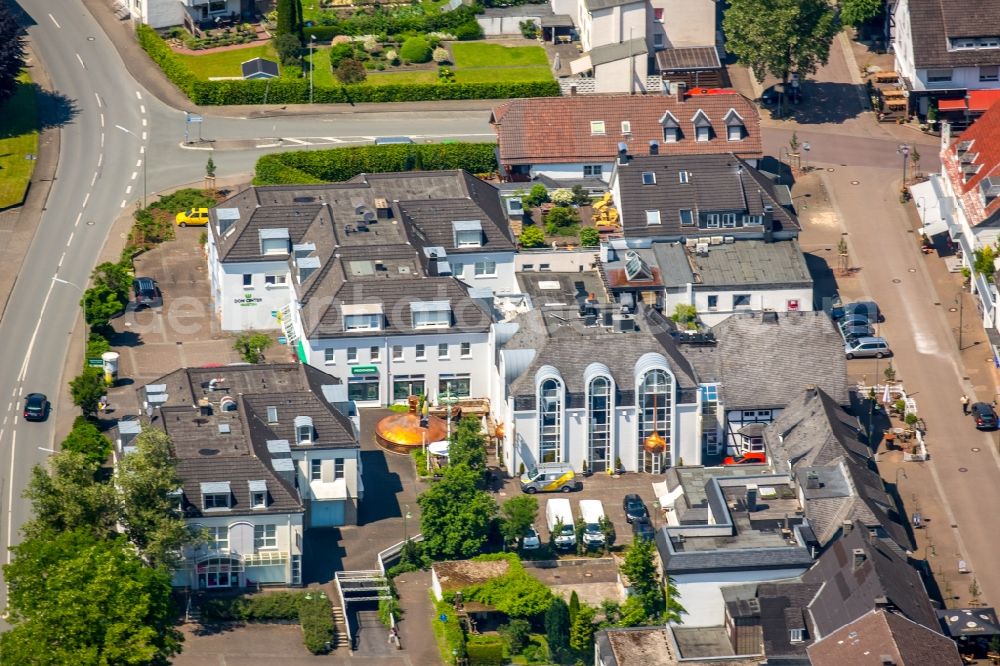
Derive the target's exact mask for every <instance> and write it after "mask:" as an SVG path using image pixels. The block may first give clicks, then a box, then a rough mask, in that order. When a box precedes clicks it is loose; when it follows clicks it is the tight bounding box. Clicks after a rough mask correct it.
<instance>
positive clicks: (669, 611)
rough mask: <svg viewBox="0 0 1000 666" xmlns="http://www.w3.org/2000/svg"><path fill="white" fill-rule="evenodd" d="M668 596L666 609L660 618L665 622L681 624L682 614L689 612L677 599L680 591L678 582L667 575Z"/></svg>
mask: <svg viewBox="0 0 1000 666" xmlns="http://www.w3.org/2000/svg"><path fill="white" fill-rule="evenodd" d="M666 592H667V598H666V602H667V603H666V609H665V610H664V613H663V615H662V616H661V617H660V619H661V620H662V621H663V622H673V623H675V624H680V623H681V622H682V621H683V620H682V619H681V616H682V615H685V614H686V613H687V610H685V609H684V606H682V605H681V602H680V601H678V600H677V597H678V596H680V593H679V592H678V591H677V583H675V582H674V579H673V578H671V577H670V576H667V590H666Z"/></svg>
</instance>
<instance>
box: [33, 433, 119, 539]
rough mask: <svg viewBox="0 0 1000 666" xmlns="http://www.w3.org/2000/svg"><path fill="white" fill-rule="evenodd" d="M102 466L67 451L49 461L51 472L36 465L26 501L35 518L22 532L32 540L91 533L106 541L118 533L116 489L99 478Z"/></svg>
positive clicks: (83, 456) (85, 457) (78, 454)
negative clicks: (75, 531)
mask: <svg viewBox="0 0 1000 666" xmlns="http://www.w3.org/2000/svg"><path fill="white" fill-rule="evenodd" d="M98 469H99V464H98V463H96V462H94V461H93V460H92V459H89V458H88V457H87V456H85V455H84V454H82V453H78V452H74V451H68V450H64V451H61V452H59V453H57V454H55V455H53V456H52V457H50V458H49V470H46V469H45V468H44V467H42V466H41V465H35V467H34V468H32V470H31V480H30V481H28V487H27V488H26V489H25V491H24V497H25V498H26V499H28V500H29V501H30V502H31V506H32V510H33V513H34V517H33V518H32V519H31V520H30V521H28V522H27V523H26V524H25V525H24V526H23V528H22V530H23V532H24V534H25V535H26V536H27V537H29V538H31V537H34V536H38V535H40V534H45V533H51V532H56V533H59V532H67V531H72V530H81V531H88V532H90V533H91V534H92V535H93V536H95V537H99V538H103V537H107V536H110V535H111V534H113V533H114V530H115V518H116V513H115V496H114V488H113V487H112V486H110V485H108V484H106V483H102V482H100V481H98V480H97V479H96V477H95V475H96V473H97V470H98Z"/></svg>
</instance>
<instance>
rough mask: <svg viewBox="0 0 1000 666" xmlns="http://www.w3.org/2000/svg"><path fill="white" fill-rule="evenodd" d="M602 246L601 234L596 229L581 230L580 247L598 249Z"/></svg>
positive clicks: (585, 228)
mask: <svg viewBox="0 0 1000 666" xmlns="http://www.w3.org/2000/svg"><path fill="white" fill-rule="evenodd" d="M600 244H601V232H600V231H598V230H597V229H595V228H594V227H584V228H583V229H580V245H582V246H584V247H597V246H598V245H600Z"/></svg>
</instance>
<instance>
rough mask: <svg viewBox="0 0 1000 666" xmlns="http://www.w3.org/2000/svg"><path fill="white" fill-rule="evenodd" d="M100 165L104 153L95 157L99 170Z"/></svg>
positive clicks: (102, 162)
mask: <svg viewBox="0 0 1000 666" xmlns="http://www.w3.org/2000/svg"><path fill="white" fill-rule="evenodd" d="M102 164H104V153H101V154H100V155H98V156H97V166H98V168H100V166H101V165H102Z"/></svg>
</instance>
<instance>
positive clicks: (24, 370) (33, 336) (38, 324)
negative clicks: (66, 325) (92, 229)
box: [11, 234, 72, 478]
mask: <svg viewBox="0 0 1000 666" xmlns="http://www.w3.org/2000/svg"><path fill="white" fill-rule="evenodd" d="M70 237H71V238H72V234H71V235H70ZM56 275H58V273H57V274H56ZM56 275H53V276H52V277H53V278H55V277H56ZM55 286H56V281H55V279H52V280H49V290H48V291H47V292H45V299H44V300H43V301H42V309H41V310H39V311H38V321H37V322H35V330H34V331H33V332H32V334H31V340H30V341H29V342H28V351H27V352H26V353H25V355H24V363H22V364H21V372H20V374H18V376H17V381H18V382H21V381H23V380H24V377H25V375H27V373H28V361H30V360H31V350H32V349H34V348H35V339H36V338H37V337H38V329H39V328H41V326H42V320H43V319H44V318H45V308H47V307H48V305H49V298H50V297H51V296H52V288H53V287H55ZM14 425H17V413H16V412H15V413H14ZM13 450H14V447H13V446H11V451H12V452H13ZM11 455H13V453H12V454H11ZM11 478H13V477H11Z"/></svg>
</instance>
